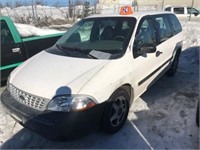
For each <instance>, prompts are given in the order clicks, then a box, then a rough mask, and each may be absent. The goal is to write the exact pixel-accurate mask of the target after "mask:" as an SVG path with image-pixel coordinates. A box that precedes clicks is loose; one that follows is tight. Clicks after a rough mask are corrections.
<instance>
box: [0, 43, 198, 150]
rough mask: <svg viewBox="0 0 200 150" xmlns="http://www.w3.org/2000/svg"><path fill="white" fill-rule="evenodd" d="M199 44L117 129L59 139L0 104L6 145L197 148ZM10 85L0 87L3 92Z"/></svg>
mask: <svg viewBox="0 0 200 150" xmlns="http://www.w3.org/2000/svg"><path fill="white" fill-rule="evenodd" d="M199 51H200V47H190V48H188V49H186V50H184V51H183V52H182V54H181V57H180V62H179V67H178V71H177V74H176V75H175V77H167V76H165V75H164V76H163V77H161V78H160V79H159V80H158V81H157V82H156V83H155V84H154V85H153V86H152V87H150V89H148V90H147V91H146V92H145V93H144V94H143V95H142V96H141V97H140V98H139V99H137V100H136V101H134V102H133V104H132V106H131V108H130V112H129V116H128V120H127V122H126V124H125V126H124V127H123V128H122V130H120V131H119V132H118V133H116V134H114V135H108V134H105V133H103V132H102V131H100V130H98V131H95V132H93V133H91V134H89V135H88V136H86V137H83V138H81V139H79V140H76V141H66V142H55V141H50V140H47V139H45V138H43V137H41V136H39V135H37V134H35V133H33V132H31V131H29V130H28V129H25V128H23V127H22V126H21V125H19V124H18V123H16V122H15V121H14V120H13V119H12V118H11V117H9V116H8V115H6V113H5V112H4V110H3V108H2V105H1V104H0V147H1V148H2V149H7V148H12V149H26V148H35V149H38V148H44V149H64V148H65V149H67V148H71V149H79V148H84V149H110V148H116V149H117V148H120V149H198V147H199V130H198V127H197V126H196V123H195V115H196V108H197V103H198V100H199ZM4 89H5V87H2V88H0V92H2V91H3V90H4Z"/></svg>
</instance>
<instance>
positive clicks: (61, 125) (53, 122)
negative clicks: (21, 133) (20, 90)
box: [1, 89, 106, 140]
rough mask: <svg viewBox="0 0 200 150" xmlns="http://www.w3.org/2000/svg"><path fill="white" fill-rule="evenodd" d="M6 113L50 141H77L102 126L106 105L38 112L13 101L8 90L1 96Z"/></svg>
mask: <svg viewBox="0 0 200 150" xmlns="http://www.w3.org/2000/svg"><path fill="white" fill-rule="evenodd" d="M1 101H2V104H3V106H4V108H5V110H6V112H7V113H8V114H9V115H10V116H11V117H13V118H14V119H15V120H16V121H17V122H19V123H20V124H21V125H23V126H24V127H27V128H29V129H31V130H33V131H34V132H36V133H38V134H40V135H42V136H43V137H46V138H49V139H63V138H64V139H69V140H71V139H76V138H80V137H82V136H84V135H86V134H88V133H89V132H90V131H92V130H93V129H96V128H97V127H98V126H99V125H100V121H101V117H102V115H103V112H104V108H105V105H106V102H105V103H102V104H98V105H96V106H95V107H93V108H90V109H88V110H84V111H80V112H56V111H38V110H35V109H32V108H30V107H27V106H25V105H23V104H21V103H20V102H18V101H16V100H15V99H13V97H12V96H11V95H10V93H9V91H8V90H7V89H6V90H5V91H4V92H3V93H2V95H1Z"/></svg>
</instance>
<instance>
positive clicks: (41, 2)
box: [35, 0, 44, 6]
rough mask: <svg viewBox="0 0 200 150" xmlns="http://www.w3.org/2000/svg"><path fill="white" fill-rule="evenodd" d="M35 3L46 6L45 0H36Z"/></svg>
mask: <svg viewBox="0 0 200 150" xmlns="http://www.w3.org/2000/svg"><path fill="white" fill-rule="evenodd" d="M35 4H36V5H41V6H44V1H43V0H36V1H35Z"/></svg>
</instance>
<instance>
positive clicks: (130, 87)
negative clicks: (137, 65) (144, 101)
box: [118, 84, 134, 107]
mask: <svg viewBox="0 0 200 150" xmlns="http://www.w3.org/2000/svg"><path fill="white" fill-rule="evenodd" d="M120 88H122V89H124V90H126V91H127V92H128V94H129V96H130V101H129V107H131V104H132V103H133V97H134V94H133V93H134V92H133V91H134V90H133V87H132V86H131V85H130V84H124V85H122V86H121V87H119V88H118V89H120Z"/></svg>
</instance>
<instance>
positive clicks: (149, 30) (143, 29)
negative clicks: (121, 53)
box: [133, 19, 157, 57]
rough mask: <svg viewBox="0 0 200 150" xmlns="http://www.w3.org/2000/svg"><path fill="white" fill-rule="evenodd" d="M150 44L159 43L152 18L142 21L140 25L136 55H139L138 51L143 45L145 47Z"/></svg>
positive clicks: (135, 47) (137, 34) (135, 46)
mask: <svg viewBox="0 0 200 150" xmlns="http://www.w3.org/2000/svg"><path fill="white" fill-rule="evenodd" d="M148 45H154V46H156V45H157V41H156V30H155V27H154V25H153V21H152V19H144V20H142V21H141V22H140V24H139V26H138V29H137V33H136V39H135V41H134V51H133V53H134V57H137V56H138V52H139V50H140V49H141V47H145V46H148Z"/></svg>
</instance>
